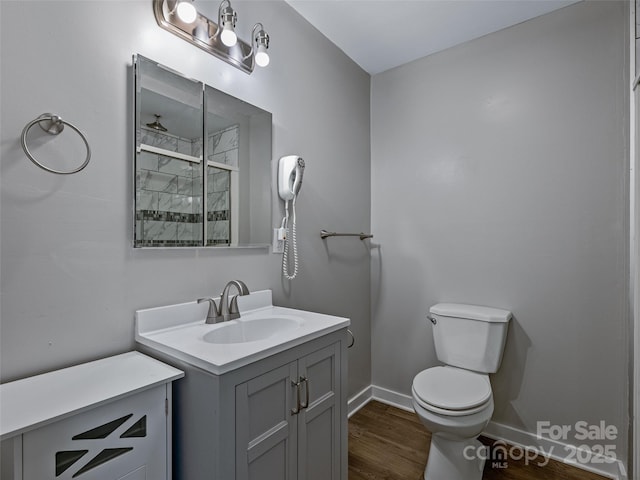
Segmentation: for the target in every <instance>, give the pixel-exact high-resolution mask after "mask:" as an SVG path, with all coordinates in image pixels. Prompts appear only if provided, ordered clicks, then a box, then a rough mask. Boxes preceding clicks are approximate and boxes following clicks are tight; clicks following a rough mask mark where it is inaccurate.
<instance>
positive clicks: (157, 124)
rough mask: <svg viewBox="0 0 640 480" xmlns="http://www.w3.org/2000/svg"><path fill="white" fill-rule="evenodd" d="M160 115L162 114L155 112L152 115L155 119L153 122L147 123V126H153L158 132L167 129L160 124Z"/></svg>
mask: <svg viewBox="0 0 640 480" xmlns="http://www.w3.org/2000/svg"><path fill="white" fill-rule="evenodd" d="M161 116H162V115H157V114H156V115H154V117H156V121H155V122H152V123H147V127H149V128H153V129H154V130H158V131H159V132H166V131H167V129H166V128H165V126H164V125H162V124H161V123H160V117H161Z"/></svg>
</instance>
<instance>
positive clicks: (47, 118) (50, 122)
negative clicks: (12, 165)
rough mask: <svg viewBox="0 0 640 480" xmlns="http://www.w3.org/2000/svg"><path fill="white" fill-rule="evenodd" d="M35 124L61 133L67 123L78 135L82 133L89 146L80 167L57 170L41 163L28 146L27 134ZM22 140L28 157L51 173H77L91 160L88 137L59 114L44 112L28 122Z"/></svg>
mask: <svg viewBox="0 0 640 480" xmlns="http://www.w3.org/2000/svg"><path fill="white" fill-rule="evenodd" d="M35 124H38V126H39V127H40V128H42V130H44V131H45V132H47V133H49V134H51V135H58V134H60V133H61V132H62V131H63V130H64V126H65V125H67V126H68V127H69V128H71V129H72V130H74V131H75V132H76V133H77V134H78V135H80V138H81V139H82V141H83V142H84V145H85V147H86V148H87V158H86V159H85V160H84V163H83V164H82V165H80V166H79V167H77V168H74V169H73V170H69V171H66V172H65V171H63V170H55V169H53V168H50V167H47V166H46V165H43V164H41V163H40V162H39V161H38V160H36V159H35V157H34V156H33V155H32V154H31V152H30V151H29V148H28V147H27V134H28V133H29V130H30V129H31V127H33V126H34V125H35ZM20 142H21V143H22V149H23V150H24V153H25V154H26V155H27V157H29V160H31V161H32V162H33V163H35V164H36V165H37V166H39V167H40V168H42V169H43V170H46V171H47V172H51V173H57V174H59V175H69V174H71V173H77V172H79V171H80V170H82V169H83V168H84V167H86V166H87V164H88V163H89V160H90V159H91V148H90V147H89V142H88V141H87V137H85V136H84V134H83V133H82V132H81V131H80V130H79V129H78V128H77V127H76V126H75V125H73V124H71V123H69V122H67V121H66V120H63V119H62V118H61V117H60V116H59V115H56V114H55V113H43V114H42V115H40V116H39V117H38V118H36V119H35V120H32V121H30V122H29V123H27V124H26V125H25V127H24V129H23V130H22V137H21V138H20Z"/></svg>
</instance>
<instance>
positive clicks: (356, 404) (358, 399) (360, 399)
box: [347, 385, 373, 418]
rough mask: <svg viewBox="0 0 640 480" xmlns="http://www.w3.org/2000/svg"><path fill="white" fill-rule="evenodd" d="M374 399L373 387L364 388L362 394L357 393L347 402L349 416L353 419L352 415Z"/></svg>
mask: <svg viewBox="0 0 640 480" xmlns="http://www.w3.org/2000/svg"><path fill="white" fill-rule="evenodd" d="M372 398H373V395H372V393H371V385H369V386H368V387H366V388H364V389H363V390H362V391H361V392H360V393H356V394H355V395H354V396H353V397H351V398H350V399H349V400H348V401H347V416H348V417H349V418H351V415H353V414H354V413H356V412H357V411H358V410H360V409H361V408H362V407H364V406H365V405H366V404H367V403H369V402H370V401H371V399H372Z"/></svg>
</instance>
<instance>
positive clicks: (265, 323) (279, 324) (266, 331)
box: [202, 317, 302, 344]
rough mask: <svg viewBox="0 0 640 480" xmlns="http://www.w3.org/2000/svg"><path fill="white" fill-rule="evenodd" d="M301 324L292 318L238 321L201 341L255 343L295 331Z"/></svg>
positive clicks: (225, 324) (227, 324) (228, 323)
mask: <svg viewBox="0 0 640 480" xmlns="http://www.w3.org/2000/svg"><path fill="white" fill-rule="evenodd" d="M301 323H302V322H301V321H298V320H294V319H292V318H282V317H266V318H255V319H251V320H242V319H240V320H235V321H231V322H226V323H224V324H221V325H220V326H219V327H218V328H216V329H215V330H212V331H211V332H209V333H207V334H205V335H204V337H202V339H203V340H204V341H205V342H208V343H214V344H228V343H247V342H257V341H260V340H265V339H267V338H270V337H274V336H276V335H281V334H283V333H285V332H289V331H291V330H295V329H296V328H299V327H300V325H301Z"/></svg>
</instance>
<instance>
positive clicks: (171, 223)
mask: <svg viewBox="0 0 640 480" xmlns="http://www.w3.org/2000/svg"><path fill="white" fill-rule="evenodd" d="M133 64H134V69H133V70H134V77H135V78H134V82H135V120H134V122H135V152H134V158H135V162H134V163H135V167H134V168H135V181H134V188H135V195H134V205H135V209H134V218H135V225H134V242H133V243H134V246H135V247H143V248H146V247H203V246H207V247H252V246H255V247H265V246H266V245H268V243H269V240H270V239H269V232H270V219H271V201H270V199H271V195H270V191H271V180H270V178H271V176H270V162H271V113H269V112H267V111H265V110H262V109H260V108H258V107H256V106H254V105H251V104H249V103H247V102H244V101H242V100H240V99H238V98H235V97H232V96H231V95H228V94H226V93H224V92H221V91H219V90H217V89H215V88H213V87H211V86H209V85H205V84H204V83H202V82H199V81H197V80H192V79H189V78H187V77H185V76H184V75H182V74H180V73H178V72H175V71H174V70H171V69H169V68H167V67H165V66H163V65H160V64H158V63H157V62H154V61H152V60H149V59H147V58H145V57H143V56H141V55H136V56H134V62H133Z"/></svg>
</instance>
